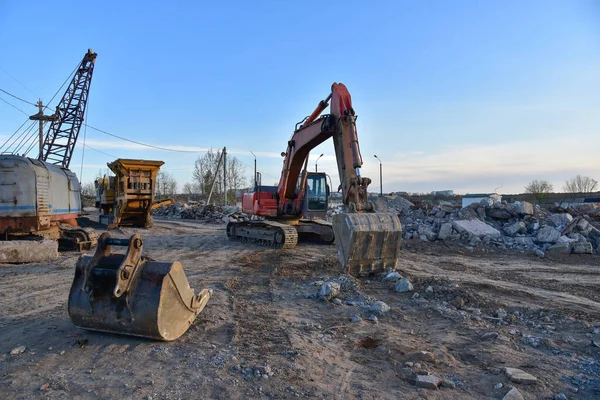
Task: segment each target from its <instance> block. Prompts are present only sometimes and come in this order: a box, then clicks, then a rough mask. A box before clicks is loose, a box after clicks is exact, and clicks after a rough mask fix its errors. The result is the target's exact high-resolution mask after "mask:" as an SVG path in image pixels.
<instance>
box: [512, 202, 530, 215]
mask: <svg viewBox="0 0 600 400" xmlns="http://www.w3.org/2000/svg"><path fill="white" fill-rule="evenodd" d="M514 205H515V207H516V208H517V211H518V212H519V215H533V214H534V209H533V204H531V203H529V202H527V201H515V202H514Z"/></svg>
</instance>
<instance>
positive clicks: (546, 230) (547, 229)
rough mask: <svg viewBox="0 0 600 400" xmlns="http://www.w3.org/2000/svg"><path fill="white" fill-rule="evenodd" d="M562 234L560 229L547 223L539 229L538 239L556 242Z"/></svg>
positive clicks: (539, 240) (542, 241)
mask: <svg viewBox="0 0 600 400" xmlns="http://www.w3.org/2000/svg"><path fill="white" fill-rule="evenodd" d="M560 236H561V235H560V231H558V230H557V229H554V228H553V227H551V226H548V225H546V226H544V227H543V228H541V229H540V230H539V231H538V233H537V236H536V239H537V241H538V242H540V243H556V241H557V240H558V238H559V237H560Z"/></svg>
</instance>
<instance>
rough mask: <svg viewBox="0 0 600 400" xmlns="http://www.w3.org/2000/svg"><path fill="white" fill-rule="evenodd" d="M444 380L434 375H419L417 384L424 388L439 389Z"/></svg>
mask: <svg viewBox="0 0 600 400" xmlns="http://www.w3.org/2000/svg"><path fill="white" fill-rule="evenodd" d="M441 383H442V380H441V379H440V378H438V377H437V376H433V375H417V382H416V384H417V386H418V387H422V388H424V389H437V388H438V386H440V384H441Z"/></svg>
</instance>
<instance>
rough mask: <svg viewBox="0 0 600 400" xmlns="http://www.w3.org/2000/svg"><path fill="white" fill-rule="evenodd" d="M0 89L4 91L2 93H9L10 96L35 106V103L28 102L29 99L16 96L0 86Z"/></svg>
mask: <svg viewBox="0 0 600 400" xmlns="http://www.w3.org/2000/svg"><path fill="white" fill-rule="evenodd" d="M0 91H1V92H4V93H6V94H7V95H9V96H10V97H14V98H15V99H17V100H21V101H22V102H23V103H27V104H29V105H32V106H34V107H37V104H33V103H32V102H29V101H27V100H24V99H22V98H20V97H18V96H15V95H14V94H12V93H9V92H7V91H6V90H4V89H2V88H0Z"/></svg>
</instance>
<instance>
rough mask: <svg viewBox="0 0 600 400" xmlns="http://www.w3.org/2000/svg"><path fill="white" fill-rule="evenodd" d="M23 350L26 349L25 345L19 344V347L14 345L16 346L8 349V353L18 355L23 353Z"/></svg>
mask: <svg viewBox="0 0 600 400" xmlns="http://www.w3.org/2000/svg"><path fill="white" fill-rule="evenodd" d="M25 350H27V347H25V346H19V347H16V348H14V349H12V350H11V351H10V355H11V356H16V355H19V354H23V353H25Z"/></svg>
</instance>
